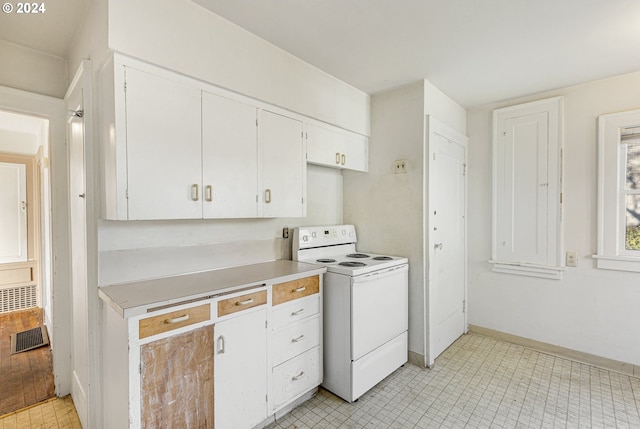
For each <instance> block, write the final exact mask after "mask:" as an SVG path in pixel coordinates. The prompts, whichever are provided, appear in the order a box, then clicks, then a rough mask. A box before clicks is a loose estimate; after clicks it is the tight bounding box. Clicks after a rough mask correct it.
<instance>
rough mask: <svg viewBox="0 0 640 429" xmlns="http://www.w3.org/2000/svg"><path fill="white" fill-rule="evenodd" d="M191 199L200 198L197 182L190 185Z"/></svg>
mask: <svg viewBox="0 0 640 429" xmlns="http://www.w3.org/2000/svg"><path fill="white" fill-rule="evenodd" d="M191 199H192V200H193V201H198V200H199V199H200V185H198V184H197V183H194V184H193V185H191Z"/></svg>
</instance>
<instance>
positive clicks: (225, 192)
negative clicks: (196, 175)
mask: <svg viewBox="0 0 640 429" xmlns="http://www.w3.org/2000/svg"><path fill="white" fill-rule="evenodd" d="M257 112H258V109H257V108H256V107H255V106H251V105H249V104H245V103H242V102H239V101H236V100H232V99H229V98H225V97H221V96H218V95H215V94H210V93H207V92H203V93H202V166H203V170H202V185H203V206H202V215H203V217H204V218H255V217H257V216H258V204H257V202H256V195H257V193H258V132H257Z"/></svg>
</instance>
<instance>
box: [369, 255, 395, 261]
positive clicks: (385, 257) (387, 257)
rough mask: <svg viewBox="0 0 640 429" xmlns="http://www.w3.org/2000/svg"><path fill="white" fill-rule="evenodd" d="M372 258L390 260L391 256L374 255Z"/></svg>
mask: <svg viewBox="0 0 640 429" xmlns="http://www.w3.org/2000/svg"><path fill="white" fill-rule="evenodd" d="M373 259H375V260H376V261H390V260H392V259H393V258H392V257H391V256H376V257H374V258H373Z"/></svg>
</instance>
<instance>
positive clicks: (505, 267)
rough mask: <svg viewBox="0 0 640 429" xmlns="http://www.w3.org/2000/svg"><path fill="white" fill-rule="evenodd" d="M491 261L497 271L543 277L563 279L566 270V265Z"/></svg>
mask: <svg viewBox="0 0 640 429" xmlns="http://www.w3.org/2000/svg"><path fill="white" fill-rule="evenodd" d="M489 263H491V264H493V272H495V273H505V274H515V275H519V276H527V277H538V278H543V279H552V280H562V273H563V272H564V267H550V266H547V265H534V264H524V263H518V262H505V261H493V260H491V261H489Z"/></svg>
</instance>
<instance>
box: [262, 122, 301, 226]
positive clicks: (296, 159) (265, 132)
mask: <svg viewBox="0 0 640 429" xmlns="http://www.w3.org/2000/svg"><path fill="white" fill-rule="evenodd" d="M258 130H259V132H260V140H259V141H260V151H261V156H260V158H261V161H262V163H261V165H262V177H261V190H262V192H261V195H260V201H261V202H262V204H261V208H262V213H261V214H262V216H263V217H303V216H305V215H306V204H305V190H306V164H305V162H304V154H305V144H304V139H303V132H302V122H301V121H299V120H297V119H292V118H289V117H286V116H282V115H279V114H276V113H273V112H270V111H267V110H262V111H261V117H260V120H259V127H258ZM300 160H303V162H300Z"/></svg>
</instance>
